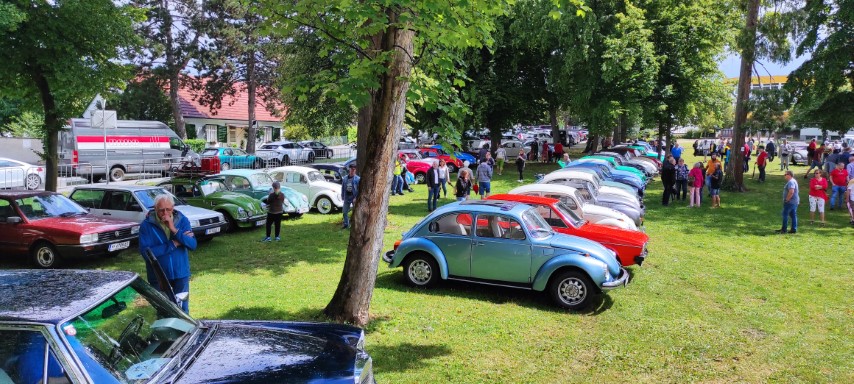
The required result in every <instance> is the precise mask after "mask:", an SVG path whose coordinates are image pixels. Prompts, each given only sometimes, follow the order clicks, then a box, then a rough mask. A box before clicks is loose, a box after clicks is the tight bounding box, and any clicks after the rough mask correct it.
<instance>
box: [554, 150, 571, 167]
mask: <svg viewBox="0 0 854 384" xmlns="http://www.w3.org/2000/svg"><path fill="white" fill-rule="evenodd" d="M571 162H572V160H571V159H570V158H569V154H568V153H564V154H563V158H562V159H560V160H558V161H557V164H558V165H559V166H560V167H561V168H566V167H567V166H569V163H571Z"/></svg>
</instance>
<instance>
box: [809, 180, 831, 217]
mask: <svg viewBox="0 0 854 384" xmlns="http://www.w3.org/2000/svg"><path fill="white" fill-rule="evenodd" d="M823 176H824V175H822V172H821V170H820V169H816V170H815V173H814V176H813V178H812V180H810V195H809V199H810V223H814V222H815V211H818V215H819V218H820V219H821V225H824V203H825V202H827V179H825V178H824V177H823Z"/></svg>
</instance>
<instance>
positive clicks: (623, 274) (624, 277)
mask: <svg viewBox="0 0 854 384" xmlns="http://www.w3.org/2000/svg"><path fill="white" fill-rule="evenodd" d="M628 283H629V272H628V271H626V269H625V268H620V278H618V279H617V280H614V281H609V282H605V283H602V290H611V289H615V288H620V286H621V285H622V286H623V287H625V286H626V284H628Z"/></svg>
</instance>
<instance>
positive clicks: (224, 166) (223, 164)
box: [219, 163, 231, 171]
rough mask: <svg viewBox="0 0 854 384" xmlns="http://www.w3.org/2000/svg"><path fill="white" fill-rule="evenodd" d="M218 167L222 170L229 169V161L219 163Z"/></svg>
mask: <svg viewBox="0 0 854 384" xmlns="http://www.w3.org/2000/svg"><path fill="white" fill-rule="evenodd" d="M219 168H220V169H221V170H223V171H227V170H229V169H231V164H229V163H222V165H221V166H220V167H219Z"/></svg>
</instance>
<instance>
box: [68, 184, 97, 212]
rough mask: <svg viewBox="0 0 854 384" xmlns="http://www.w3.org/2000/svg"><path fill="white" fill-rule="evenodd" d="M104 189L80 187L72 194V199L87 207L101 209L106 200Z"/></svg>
mask: <svg viewBox="0 0 854 384" xmlns="http://www.w3.org/2000/svg"><path fill="white" fill-rule="evenodd" d="M104 194H105V192H104V191H101V190H94V189H78V190H76V191H74V193H72V194H71V200H74V201H75V202H77V204H80V205H82V206H84V207H86V208H92V209H99V208H101V202H102V201H103V200H104Z"/></svg>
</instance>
